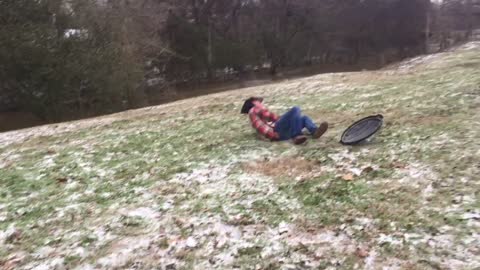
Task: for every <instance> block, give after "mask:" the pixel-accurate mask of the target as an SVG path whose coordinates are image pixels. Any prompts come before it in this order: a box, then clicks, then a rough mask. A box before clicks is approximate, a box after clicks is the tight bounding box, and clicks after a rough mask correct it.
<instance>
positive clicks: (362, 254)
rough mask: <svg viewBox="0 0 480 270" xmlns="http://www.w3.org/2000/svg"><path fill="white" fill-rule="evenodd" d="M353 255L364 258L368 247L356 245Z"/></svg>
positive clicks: (366, 255)
mask: <svg viewBox="0 0 480 270" xmlns="http://www.w3.org/2000/svg"><path fill="white" fill-rule="evenodd" d="M355 255H357V256H358V257H360V258H366V257H368V249H367V248H362V247H358V248H357V250H356V251H355Z"/></svg>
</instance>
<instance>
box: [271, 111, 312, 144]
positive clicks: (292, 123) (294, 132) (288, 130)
mask: <svg viewBox="0 0 480 270" xmlns="http://www.w3.org/2000/svg"><path fill="white" fill-rule="evenodd" d="M303 122H304V121H303V119H302V112H301V110H300V108H299V107H293V108H292V109H291V110H290V111H288V112H287V113H285V114H284V115H282V117H280V119H279V120H278V121H277V122H276V123H275V131H276V132H278V133H279V134H280V139H282V140H288V139H292V138H295V137H296V136H298V135H301V134H302V130H303V128H304V127H305V126H304V123H303Z"/></svg>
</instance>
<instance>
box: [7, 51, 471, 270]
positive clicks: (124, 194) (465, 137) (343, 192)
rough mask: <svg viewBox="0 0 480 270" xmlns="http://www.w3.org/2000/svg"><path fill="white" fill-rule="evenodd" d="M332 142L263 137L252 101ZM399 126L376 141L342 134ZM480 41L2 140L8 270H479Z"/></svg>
mask: <svg viewBox="0 0 480 270" xmlns="http://www.w3.org/2000/svg"><path fill="white" fill-rule="evenodd" d="M252 95H261V96H264V97H265V101H266V104H267V105H269V107H270V108H271V109H273V110H274V111H277V112H279V113H281V112H285V111H286V110H288V109H289V108H290V107H291V106H293V105H298V106H301V107H302V108H303V110H304V112H305V113H306V114H308V115H311V116H312V117H313V118H314V119H315V120H317V121H321V120H326V121H329V122H330V123H331V124H332V126H333V127H332V129H331V130H330V131H329V133H327V135H326V136H325V137H324V138H322V139H321V140H318V141H309V143H308V144H307V145H305V146H293V145H292V144H290V143H270V142H266V141H262V140H258V139H257V138H256V136H255V134H254V132H253V130H252V129H251V128H250V126H249V124H248V120H247V119H246V118H245V116H242V115H240V114H239V110H240V106H241V104H242V100H243V99H244V98H246V97H249V96H252ZM377 113H382V114H383V115H384V116H385V119H386V125H385V127H384V129H383V130H382V132H381V133H380V134H379V136H377V137H376V139H375V141H374V142H373V143H371V144H368V145H364V146H361V147H345V146H342V145H340V144H339V143H338V141H339V136H340V134H341V132H342V131H343V130H344V129H345V128H346V127H347V126H348V125H349V124H351V123H352V122H353V121H355V120H357V119H359V118H361V117H363V116H368V115H370V114H377ZM479 141H480V44H479V43H470V44H467V45H465V46H463V47H461V48H458V49H456V50H455V51H452V52H447V53H444V54H439V55H433V56H428V57H422V58H417V59H413V60H411V61H407V62H404V63H402V64H400V65H397V66H395V67H391V68H390V69H388V70H383V71H376V72H360V73H345V74H326V75H319V76H315V77H310V78H305V79H300V80H293V81H286V82H282V83H278V84H271V85H267V86H261V87H255V88H249V89H245V90H241V91H231V92H227V93H222V94H215V95H210V96H204V97H200V98H195V99H190V100H185V101H180V102H176V103H172V104H168V105H164V106H158V107H152V108H147V109H142V110H137V111H130V112H126V113H121V114H116V115H111V116H107V117H103V118H96V119H90V120H85V121H79V122H72V123H65V124H60V125H51V126H44V127H39V128H34V129H29V130H23V131H16V132H10V133H3V134H0V267H3V268H4V269H37V270H38V269H100V268H104V269H232V268H237V269H382V268H383V269H385V268H384V267H386V269H478V267H480V234H479V232H480V210H479V209H480V201H479V199H478V196H479V191H480V177H479V175H480V167H479V164H480V144H479Z"/></svg>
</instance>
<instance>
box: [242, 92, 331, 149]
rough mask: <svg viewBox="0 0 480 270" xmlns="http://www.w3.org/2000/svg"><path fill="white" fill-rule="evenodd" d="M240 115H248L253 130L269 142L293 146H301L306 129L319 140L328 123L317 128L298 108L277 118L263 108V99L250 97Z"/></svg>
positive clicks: (304, 138)
mask: <svg viewBox="0 0 480 270" xmlns="http://www.w3.org/2000/svg"><path fill="white" fill-rule="evenodd" d="M241 113H242V114H248V116H249V118H250V122H251V123H252V126H253V128H254V129H256V130H257V132H258V133H259V134H260V135H263V136H264V137H266V138H267V139H269V140H271V141H286V140H292V141H293V143H294V144H303V143H304V142H306V141H307V137H306V136H305V135H303V129H304V128H306V129H307V130H308V132H309V133H310V134H311V135H312V138H314V139H318V138H320V137H321V136H322V135H323V134H324V133H325V132H326V131H327V129H328V123H326V122H323V123H321V124H320V126H318V127H317V125H315V124H314V123H313V121H312V119H310V118H309V117H308V116H305V115H302V112H301V110H300V108H299V107H293V108H292V109H290V111H288V112H287V113H285V114H284V115H282V116H281V117H278V116H277V115H276V114H274V113H272V112H270V111H269V110H268V109H267V108H265V107H264V106H263V98H261V97H252V98H249V99H247V100H246V101H245V103H244V104H243V107H242V111H241Z"/></svg>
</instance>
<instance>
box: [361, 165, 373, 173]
mask: <svg viewBox="0 0 480 270" xmlns="http://www.w3.org/2000/svg"><path fill="white" fill-rule="evenodd" d="M371 172H373V168H372V167H370V166H369V167H365V168H363V171H362V174H366V173H371Z"/></svg>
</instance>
